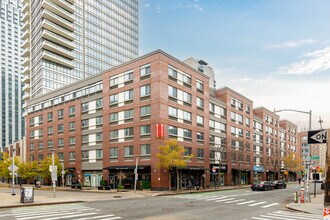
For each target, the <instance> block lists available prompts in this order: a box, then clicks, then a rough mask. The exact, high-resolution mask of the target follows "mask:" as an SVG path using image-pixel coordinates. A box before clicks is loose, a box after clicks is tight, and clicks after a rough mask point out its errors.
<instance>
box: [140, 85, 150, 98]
mask: <svg viewBox="0 0 330 220" xmlns="http://www.w3.org/2000/svg"><path fill="white" fill-rule="evenodd" d="M148 95H150V84H148V85H145V86H141V87H140V97H144V96H148Z"/></svg>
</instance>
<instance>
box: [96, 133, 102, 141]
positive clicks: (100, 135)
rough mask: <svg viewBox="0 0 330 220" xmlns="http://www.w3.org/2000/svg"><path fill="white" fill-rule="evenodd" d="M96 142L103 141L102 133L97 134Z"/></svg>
mask: <svg viewBox="0 0 330 220" xmlns="http://www.w3.org/2000/svg"><path fill="white" fill-rule="evenodd" d="M96 141H102V133H97V134H96Z"/></svg>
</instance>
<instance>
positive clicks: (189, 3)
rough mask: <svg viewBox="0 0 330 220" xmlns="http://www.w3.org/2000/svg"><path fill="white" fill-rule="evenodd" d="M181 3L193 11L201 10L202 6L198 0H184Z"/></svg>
mask: <svg viewBox="0 0 330 220" xmlns="http://www.w3.org/2000/svg"><path fill="white" fill-rule="evenodd" d="M183 5H184V6H185V7H186V8H188V9H193V10H194V11H198V12H203V7H202V6H201V5H200V4H199V3H198V0H193V1H186V2H185V3H184V4H183Z"/></svg>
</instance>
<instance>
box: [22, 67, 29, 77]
mask: <svg viewBox="0 0 330 220" xmlns="http://www.w3.org/2000/svg"><path fill="white" fill-rule="evenodd" d="M22 74H23V75H25V76H29V77H30V67H29V66H26V67H24V69H23V71H22Z"/></svg>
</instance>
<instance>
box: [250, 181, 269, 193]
mask: <svg viewBox="0 0 330 220" xmlns="http://www.w3.org/2000/svg"><path fill="white" fill-rule="evenodd" d="M251 189H252V191H258V190H264V191H266V190H272V189H273V187H272V185H271V183H270V182H268V181H261V182H254V183H253V184H252V185H251Z"/></svg>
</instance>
